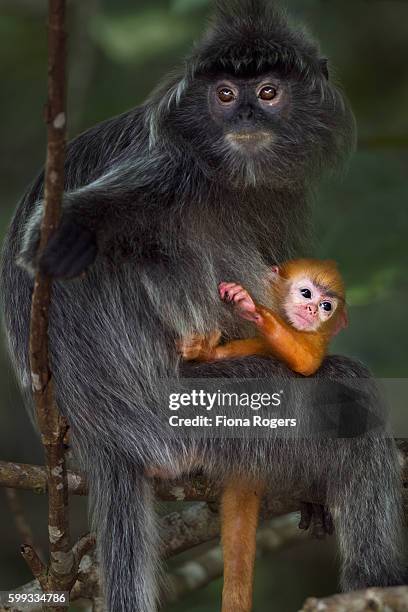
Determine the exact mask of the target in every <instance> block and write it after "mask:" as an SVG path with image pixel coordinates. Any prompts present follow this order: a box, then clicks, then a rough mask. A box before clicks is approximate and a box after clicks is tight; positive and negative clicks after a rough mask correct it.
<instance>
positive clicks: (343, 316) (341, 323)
mask: <svg viewBox="0 0 408 612" xmlns="http://www.w3.org/2000/svg"><path fill="white" fill-rule="evenodd" d="M348 324H349V317H348V312H347V306H346V305H344V306H343V310H342V312H341V313H340V315H339V317H338V319H337V321H336V325H335V326H334V329H333V336H337V334H339V333H340V332H341V330H342V329H346V327H348Z"/></svg>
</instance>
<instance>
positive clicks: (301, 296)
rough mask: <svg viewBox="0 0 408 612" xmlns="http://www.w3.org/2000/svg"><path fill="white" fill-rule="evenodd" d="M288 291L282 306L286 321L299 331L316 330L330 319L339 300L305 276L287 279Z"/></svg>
mask: <svg viewBox="0 0 408 612" xmlns="http://www.w3.org/2000/svg"><path fill="white" fill-rule="evenodd" d="M287 283H288V291H287V294H286V299H285V301H284V304H283V308H284V311H285V314H286V317H287V319H288V321H289V322H290V323H291V324H292V325H293V327H294V328H295V329H297V330H299V331H310V332H315V331H318V330H319V328H320V327H321V326H322V325H323V324H324V323H326V322H327V321H328V320H329V319H331V318H332V317H333V315H334V313H335V312H336V310H337V307H338V303H339V300H338V298H337V297H335V296H334V295H333V294H330V292H328V290H327V288H325V287H321V286H319V285H317V284H316V283H314V282H313V281H312V280H311V279H310V278H308V277H307V276H301V277H298V278H294V279H292V280H289V281H287Z"/></svg>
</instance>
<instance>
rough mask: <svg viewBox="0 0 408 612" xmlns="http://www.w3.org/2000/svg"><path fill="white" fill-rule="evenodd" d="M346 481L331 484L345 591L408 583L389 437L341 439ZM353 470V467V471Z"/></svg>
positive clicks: (394, 461) (397, 479)
mask: <svg viewBox="0 0 408 612" xmlns="http://www.w3.org/2000/svg"><path fill="white" fill-rule="evenodd" d="M341 442H342V448H339V453H338V456H339V457H341V455H342V453H344V454H345V455H347V461H348V466H349V469H348V470H346V469H345V470H342V472H343V477H342V478H341V480H342V483H341V485H340V486H338V483H337V484H336V483H332V495H330V496H331V497H332V503H333V505H334V508H335V509H336V511H335V522H336V531H337V535H338V540H339V546H340V552H341V558H342V572H341V587H342V589H343V590H344V591H351V590H356V589H362V588H366V587H370V586H379V587H381V586H383V587H386V586H392V585H398V584H403V583H404V579H405V567H404V562H403V528H402V525H403V523H402V514H401V479H400V477H399V468H398V463H397V462H398V457H397V451H396V448H395V444H394V441H393V440H392V439H390V438H388V439H387V438H382V439H381V438H378V439H372V438H371V439H370V438H363V439H360V440H358V439H354V440H342V441H341ZM350 467H351V469H350Z"/></svg>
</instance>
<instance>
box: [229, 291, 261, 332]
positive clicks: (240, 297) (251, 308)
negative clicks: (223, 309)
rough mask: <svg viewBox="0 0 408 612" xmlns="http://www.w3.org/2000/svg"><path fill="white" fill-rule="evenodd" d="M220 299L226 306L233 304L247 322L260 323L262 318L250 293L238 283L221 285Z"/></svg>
mask: <svg viewBox="0 0 408 612" xmlns="http://www.w3.org/2000/svg"><path fill="white" fill-rule="evenodd" d="M218 291H219V294H220V298H221V299H222V301H223V302H225V303H226V304H233V305H234V307H235V311H236V313H237V314H238V315H239V316H240V317H241V318H242V319H245V320H246V321H251V322H252V323H260V322H261V319H262V316H261V315H260V313H259V312H258V309H257V307H256V304H255V302H254V300H253V299H252V297H251V296H250V295H249V293H248V291H247V290H246V289H244V288H243V287H242V286H241V285H238V284H237V283H220V285H219V287H218Z"/></svg>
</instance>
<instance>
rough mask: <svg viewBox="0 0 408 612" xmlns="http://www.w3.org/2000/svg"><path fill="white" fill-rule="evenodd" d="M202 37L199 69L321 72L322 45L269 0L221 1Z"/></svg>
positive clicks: (195, 58)
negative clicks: (289, 19)
mask: <svg viewBox="0 0 408 612" xmlns="http://www.w3.org/2000/svg"><path fill="white" fill-rule="evenodd" d="M216 6H217V10H216V13H215V16H214V19H213V21H212V24H211V26H210V28H209V29H208V31H207V33H206V35H205V36H204V38H203V40H202V41H201V42H200V43H199V44H198V45H197V46H196V48H195V50H194V52H193V55H192V57H191V67H192V69H193V72H194V73H195V74H199V73H206V74H208V73H211V72H220V71H226V72H230V73H233V74H236V75H246V74H251V73H254V74H259V73H260V72H262V71H266V70H270V69H274V68H275V69H279V71H280V72H281V73H285V72H292V71H295V72H297V73H299V74H305V73H307V74H310V73H311V72H316V74H317V73H318V72H319V69H320V63H319V62H320V59H319V48H318V45H317V44H316V43H315V42H314V41H313V40H312V39H311V38H310V36H308V35H306V33H305V31H303V30H302V29H300V28H299V27H297V28H293V27H291V25H290V23H289V21H288V18H287V16H286V14H285V13H284V12H283V10H282V9H278V8H277V6H276V5H275V3H273V2H268V1H267V0H241V1H239V0H232V1H230V2H228V1H225V0H224V1H219V2H218V3H217V5H216Z"/></svg>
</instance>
